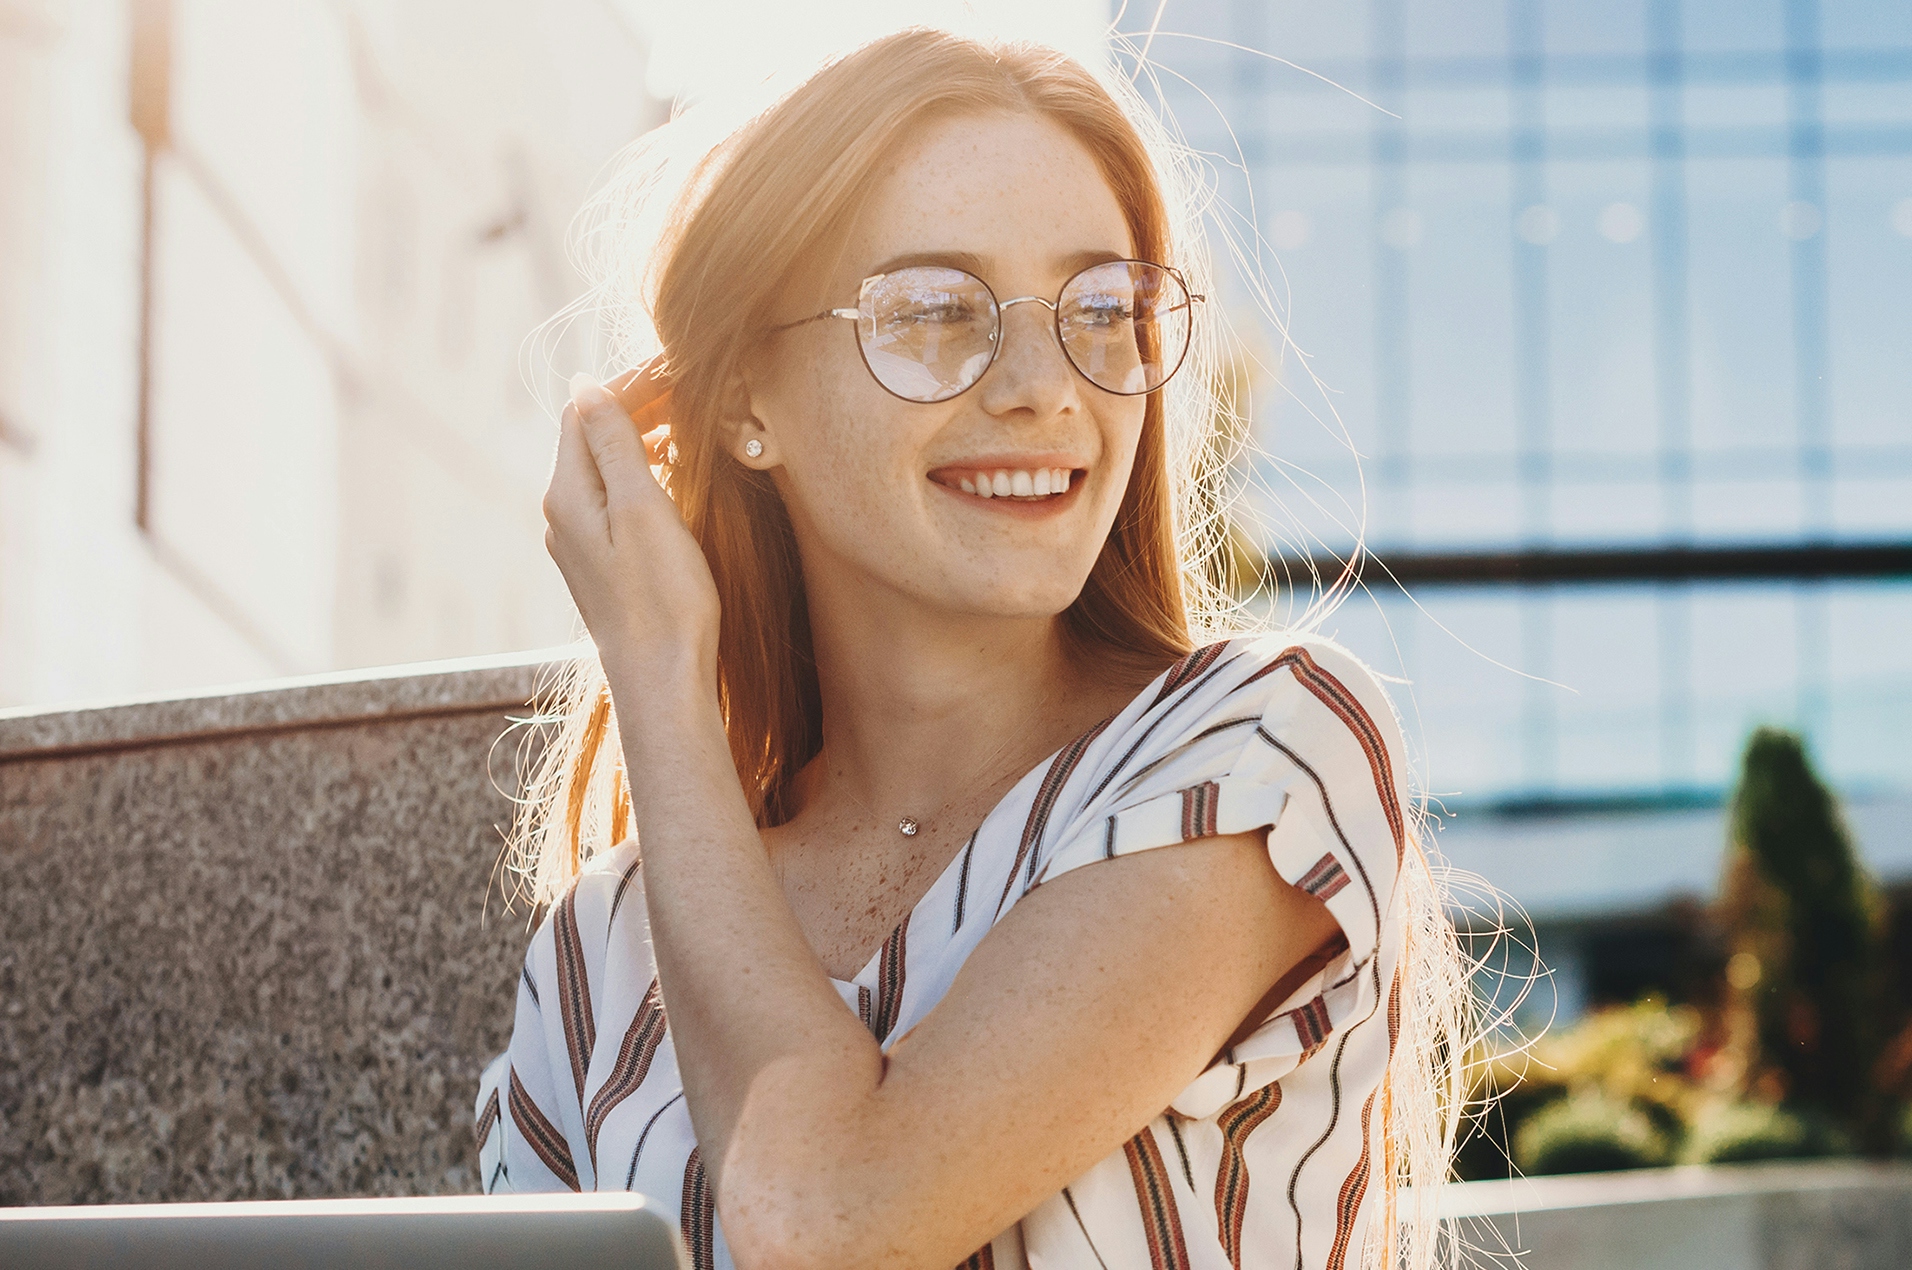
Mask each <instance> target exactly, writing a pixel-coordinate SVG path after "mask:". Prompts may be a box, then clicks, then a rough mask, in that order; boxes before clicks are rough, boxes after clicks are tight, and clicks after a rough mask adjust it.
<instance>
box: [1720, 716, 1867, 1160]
mask: <svg viewBox="0 0 1912 1270" xmlns="http://www.w3.org/2000/svg"><path fill="white" fill-rule="evenodd" d="M1731 826H1732V847H1731V850H1730V853H1729V857H1728V865H1727V874H1726V885H1725V895H1724V901H1723V905H1722V909H1723V914H1724V916H1725V918H1726V924H1727V927H1728V930H1729V932H1730V936H1729V938H1730V943H1731V945H1732V950H1733V958H1732V961H1731V963H1730V964H1729V970H1728V977H1729V980H1730V981H1731V986H1732V990H1733V993H1734V996H1733V998H1732V999H1733V1003H1734V1006H1733V1008H1734V1010H1735V1011H1736V1013H1737V1014H1738V1015H1739V1016H1740V1018H1741V1019H1742V1022H1741V1024H1740V1025H1739V1026H1738V1028H1737V1031H1738V1033H1739V1034H1740V1039H1739V1044H1740V1045H1741V1046H1742V1047H1743V1048H1744V1049H1745V1050H1747V1051H1748V1053H1747V1055H1746V1059H1747V1062H1746V1067H1747V1069H1748V1071H1749V1072H1751V1073H1752V1075H1753V1079H1754V1083H1755V1086H1756V1087H1758V1085H1759V1081H1760V1077H1761V1076H1762V1075H1764V1076H1765V1077H1766V1078H1767V1079H1766V1085H1767V1087H1768V1088H1769V1089H1770V1092H1771V1093H1774V1094H1777V1095H1778V1096H1779V1097H1780V1098H1782V1099H1783V1101H1784V1102H1785V1104H1786V1105H1787V1106H1788V1108H1789V1109H1791V1110H1793V1111H1796V1112H1799V1113H1802V1114H1803V1115H1804V1116H1805V1117H1806V1118H1807V1119H1809V1120H1810V1119H1812V1118H1814V1117H1820V1118H1824V1119H1828V1120H1831V1121H1833V1122H1835V1123H1837V1124H1839V1125H1842V1126H1845V1127H1847V1128H1848V1129H1850V1130H1853V1131H1855V1132H1857V1133H1860V1134H1866V1135H1867V1136H1869V1137H1870V1138H1873V1139H1876V1138H1877V1137H1878V1136H1879V1134H1878V1130H1879V1129H1880V1128H1888V1129H1889V1127H1890V1120H1889V1118H1888V1117H1886V1116H1884V1115H1881V1114H1879V1113H1880V1112H1881V1111H1882V1110H1883V1107H1882V1105H1881V1096H1880V1094H1879V1092H1878V1091H1877V1090H1876V1089H1875V1087H1874V1085H1873V1082H1872V1079H1871V1075H1872V1069H1873V1066H1874V1063H1875V1061H1876V1059H1877V1057H1878V1054H1879V1049H1880V1041H1881V1040H1882V1037H1881V1036H1880V1035H1879V1020H1880V1017H1881V1009H1882V1006H1883V999H1882V992H1881V989H1882V986H1883V978H1882V973H1883V965H1882V954H1881V941H1880V933H1879V922H1878V905H1877V902H1876V899H1875V896H1874V894H1873V889H1872V886H1871V884H1870V882H1869V881H1868V879H1867V878H1866V876H1865V874H1864V871H1863V870H1862V869H1861V868H1860V865H1859V862H1858V858H1857V856H1856V854H1855V853H1854V851H1853V847H1852V842H1851V839H1850V838H1849V836H1848V835H1847V833H1846V830H1845V827H1844V826H1843V824H1842V823H1841V822H1840V819H1839V813H1838V809H1837V807H1836V805H1835V803H1834V801H1833V796H1832V793H1831V791H1830V790H1828V789H1827V788H1826V786H1825V784H1824V783H1823V782H1822V781H1821V780H1820V779H1819V777H1818V775H1817V774H1816V773H1815V772H1814V771H1813V768H1812V764H1811V761H1810V759H1809V758H1808V756H1807V754H1806V749H1805V745H1804V743H1803V742H1802V741H1801V740H1800V738H1799V737H1798V736H1796V735H1794V734H1793V733H1790V732H1784V731H1780V730H1778V729H1774V728H1760V729H1759V730H1757V731H1755V732H1754V733H1753V735H1752V737H1751V739H1750V740H1749V741H1748V742H1747V745H1746V753H1745V757H1744V760H1743V763H1742V770H1741V776H1740V782H1739V788H1738V790H1737V791H1736V792H1735V793H1734V795H1733V803H1732V815H1731ZM1868 1131H1871V1132H1870V1133H1869V1134H1868ZM1875 1145H1876V1143H1875Z"/></svg>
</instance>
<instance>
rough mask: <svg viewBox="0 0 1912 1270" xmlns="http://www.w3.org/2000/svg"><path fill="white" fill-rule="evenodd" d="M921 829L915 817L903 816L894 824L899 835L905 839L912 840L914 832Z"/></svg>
mask: <svg viewBox="0 0 1912 1270" xmlns="http://www.w3.org/2000/svg"><path fill="white" fill-rule="evenodd" d="M921 828H922V826H921V825H919V824H917V823H916V817H914V816H905V817H903V818H902V819H901V820H899V821H897V822H896V829H897V832H898V833H901V834H902V835H903V836H904V837H905V838H914V837H915V836H916V831H917V830H918V829H921Z"/></svg>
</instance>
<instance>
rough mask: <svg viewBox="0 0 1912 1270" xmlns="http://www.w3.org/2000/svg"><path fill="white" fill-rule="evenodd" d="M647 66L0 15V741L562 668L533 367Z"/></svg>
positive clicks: (492, 42) (584, 355)
mask: <svg viewBox="0 0 1912 1270" xmlns="http://www.w3.org/2000/svg"><path fill="white" fill-rule="evenodd" d="M644 54H645V49H644V41H643V37H642V35H641V33H640V32H639V31H637V30H636V29H634V28H633V27H632V26H631V25H630V24H629V22H628V20H627V18H626V16H625V15H624V13H623V11H622V10H620V9H619V8H618V7H617V6H615V5H610V4H605V3H592V2H589V0H573V2H566V3H557V4H547V5H535V6H525V5H513V4H502V3H480V4H450V3H443V2H438V0H426V2H423V3H416V2H414V3H405V4H380V3H347V4H330V3H319V2H318V0H311V2H305V0H294V2H292V3H285V4H274V5H270V6H261V5H251V4H244V3H238V2H236V0H174V2H172V3H167V2H165V0H131V3H110V4H102V3H81V2H78V0H72V2H68V0H4V3H0V173H4V179H0V705H4V704H10V703H19V702H47V701H56V700H61V699H71V698H74V697H89V698H90V697H99V696H120V695H125V694H128V693H139V692H145V691H159V690H171V689H176V688H180V687H186V686H195V685H199V684H207V683H222V682H232V681H235V680H242V679H251V678H258V677H262V676H270V675H279V674H286V673H294V672H301V671H312V670H327V669H336V668H343V667H351V666H360V665H368V664H378V663H387V662H397V661H406V660H414V659H419V658H427V657H437V656H448V655H454V654H467V653H480V652H487V651H496V650H503V649H513V648H524V647H536V646H540V645H546V644H554V643H559V642H563V641H564V640H567V639H569V638H570V637H571V634H572V616H571V615H572V610H571V608H570V605H569V602H568V598H567V597H566V595H565V592H564V588H563V584H562V581H561V579H560V578H559V577H558V575H557V573H556V571H555V569H554V568H552V566H551V565H550V563H549V561H548V560H547V559H546V558H545V556H544V552H543V547H542V535H541V532H540V531H541V524H542V523H541V519H540V517H539V514H538V507H537V500H538V496H539V494H540V493H541V491H542V486H543V480H544V477H545V475H546V472H547V470H548V465H549V451H550V444H551V439H550V429H549V422H548V416H547V415H546V413H545V411H544V410H543V409H542V408H541V407H540V406H539V404H538V402H537V401H536V400H534V397H533V394H532V393H531V392H530V391H528V383H529V382H531V381H534V380H535V379H536V377H537V375H538V374H539V373H540V372H541V371H543V370H544V369H545V367H544V366H543V364H542V361H541V360H540V359H541V357H543V356H549V355H553V354H550V353H549V351H548V350H547V352H546V353H545V354H533V353H532V352H531V351H530V350H528V348H527V346H526V338H527V336H528V334H529V333H530V332H531V331H532V330H533V329H534V328H536V327H537V326H538V325H539V324H540V323H542V322H543V321H545V320H546V319H548V318H550V317H551V316H552V315H553V314H554V313H556V312H557V311H558V310H559V309H560V308H561V307H562V306H563V305H564V304H566V303H567V302H568V301H570V300H572V299H573V298H574V297H575V296H576V295H577V294H578V291H579V289H580V279H579V278H578V276H577V274H576V272H575V271H574V269H573V268H572V265H571V263H570V262H569V260H568V259H567V256H566V250H565V231H566V228H567V225H568V223H569V221H570V218H571V216H572V215H573V213H574V212H575V210H576V209H577V207H578V205H579V204H580V202H581V200H582V199H583V196H584V194H585V192H586V191H587V189H588V188H589V186H590V183H591V181H592V179H593V177H594V176H595V175H596V174H597V173H598V171H599V169H600V167H601V166H602V165H603V164H604V163H605V162H606V161H607V160H608V159H610V158H611V156H612V155H614V154H615V153H616V151H617V150H618V149H619V148H620V147H621V146H622V145H624V144H625V143H626V142H628V141H629V140H631V139H632V138H634V137H635V136H637V135H638V134H639V133H641V132H643V131H644V130H645V129H646V128H648V127H650V126H652V125H653V124H655V123H657V122H659V121H660V120H661V119H662V118H663V116H664V113H665V107H664V105H663V104H661V103H659V102H657V101H655V100H653V99H652V98H650V97H649V96H648V95H647V94H646V92H645V89H644V66H645V55H644ZM578 338H583V339H586V340H588V339H589V334H588V332H587V333H581V335H580V336H579V337H578ZM573 342H574V343H575V340H574V341H573ZM591 354H592V350H591V348H590V346H589V345H588V343H587V344H584V345H581V346H578V347H570V346H565V347H563V348H560V349H558V350H556V353H555V355H554V356H555V358H557V359H568V362H567V368H568V363H569V362H574V363H575V365H578V366H584V365H590V364H593V363H592V360H591Z"/></svg>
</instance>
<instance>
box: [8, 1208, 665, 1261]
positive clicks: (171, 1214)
mask: <svg viewBox="0 0 1912 1270" xmlns="http://www.w3.org/2000/svg"><path fill="white" fill-rule="evenodd" d="M682 1248H683V1245H682V1242H681V1241H680V1240H679V1239H678V1236H677V1228H676V1225H675V1223H674V1222H673V1221H672V1220H671V1219H670V1218H669V1217H667V1216H666V1215H664V1214H663V1213H661V1212H660V1211H659V1209H658V1206H657V1205H656V1204H654V1203H648V1202H646V1201H645V1200H644V1198H643V1197H642V1196H639V1195H632V1194H629V1193H626V1192H617V1193H611V1194H603V1195H596V1194H593V1195H572V1194H569V1193H565V1194H554V1195H451V1196H442V1197H438V1198H433V1199H316V1200H279V1201H264V1202H258V1203H250V1202H248V1203H234V1204H111V1205H99V1206H80V1207H72V1208H0V1266H9V1267H11V1266H22V1267H24V1266H33V1267H35V1268H36V1270H79V1268H81V1267H85V1268H86V1270H118V1268H119V1267H126V1268H127V1270H134V1268H137V1270H239V1267H245V1270H348V1267H349V1270H425V1268H426V1267H432V1270H438V1268H440V1267H459V1268H460V1270H493V1268H494V1267H496V1268H497V1270H504V1268H505V1267H513V1270H519V1268H522V1267H534V1266H535V1267H546V1266H548V1267H552V1270H558V1268H559V1267H562V1268H564V1270H592V1268H595V1267H605V1268H607V1270H608V1268H610V1267H618V1268H619V1270H687V1268H688V1266H689V1261H688V1260H687V1259H686V1258H685V1257H684V1255H683V1251H682Z"/></svg>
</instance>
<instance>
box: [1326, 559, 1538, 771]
mask: <svg viewBox="0 0 1912 1270" xmlns="http://www.w3.org/2000/svg"><path fill="white" fill-rule="evenodd" d="M1420 598H1421V603H1422V605H1423V606H1424V608H1425V612H1422V611H1421V610H1419V609H1416V608H1415V607H1414V606H1413V605H1411V604H1410V603H1409V602H1408V601H1406V600H1404V599H1400V598H1398V597H1393V598H1389V599H1387V600H1385V601H1383V602H1382V606H1381V612H1382V613H1383V614H1384V615H1385V617H1386V618H1387V628H1386V631H1385V632H1382V633H1381V634H1385V635H1387V636H1390V637H1391V638H1390V640H1389V643H1388V644H1387V645H1384V644H1382V643H1381V640H1380V638H1378V637H1375V636H1369V637H1367V640H1366V642H1365V643H1364V644H1363V645H1362V646H1360V647H1355V646H1354V645H1352V644H1351V645H1350V647H1355V651H1356V652H1358V653H1363V654H1364V655H1366V653H1365V650H1366V649H1369V648H1372V649H1375V650H1377V651H1375V652H1374V654H1373V656H1374V657H1375V658H1376V660H1377V664H1379V665H1382V666H1385V665H1387V664H1388V661H1387V653H1388V651H1389V648H1390V647H1391V645H1392V643H1393V642H1394V641H1398V642H1399V644H1400V647H1401V650H1402V665H1403V669H1404V671H1405V674H1406V677H1407V678H1408V679H1410V680H1411V681H1412V682H1411V684H1410V685H1409V686H1406V687H1397V686H1395V685H1390V686H1389V687H1390V690H1391V691H1392V692H1393V693H1394V694H1395V695H1396V700H1397V702H1398V703H1399V706H1400V709H1401V712H1402V715H1403V717H1404V718H1406V719H1407V720H1408V726H1409V727H1410V728H1416V727H1417V724H1416V714H1415V712H1417V711H1418V730H1419V732H1420V733H1421V735H1422V736H1423V738H1424V743H1425V746H1426V749H1425V753H1426V756H1427V758H1426V764H1425V766H1424V768H1423V775H1424V777H1425V778H1426V780H1427V782H1428V789H1429V790H1431V791H1433V792H1434V793H1436V794H1438V795H1441V796H1442V797H1445V798H1449V799H1452V800H1455V801H1465V802H1480V801H1489V800H1493V799H1496V798H1505V797H1508V796H1510V795H1512V794H1514V793H1516V792H1518V791H1519V790H1520V789H1521V787H1522V783H1521V771H1522V749H1523V746H1524V744H1525V740H1526V737H1525V728H1524V718H1525V714H1524V712H1525V708H1526V707H1525V702H1526V700H1527V691H1528V686H1529V681H1528V680H1526V679H1524V678H1522V677H1521V675H1520V674H1519V673H1518V669H1517V668H1520V667H1521V666H1522V662H1523V654H1522V649H1521V619H1520V610H1521V606H1522V604H1524V603H1526V602H1527V601H1525V600H1524V599H1522V598H1521V597H1520V596H1517V595H1514V594H1512V593H1510V592H1506V591H1493V590H1482V591H1440V592H1431V593H1429V594H1427V595H1425V596H1423V597H1420ZM1355 609H1356V605H1355V603H1353V602H1351V603H1350V604H1349V605H1348V606H1347V608H1346V609H1345V610H1343V611H1344V612H1348V613H1353V612H1354V611H1355ZM1335 618H1336V620H1341V621H1343V623H1344V625H1345V624H1346V619H1342V617H1341V613H1337V614H1336V615H1335ZM1496 662H1498V663H1501V664H1499V665H1496V664H1495V663H1496ZM1510 668H1513V669H1510Z"/></svg>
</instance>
